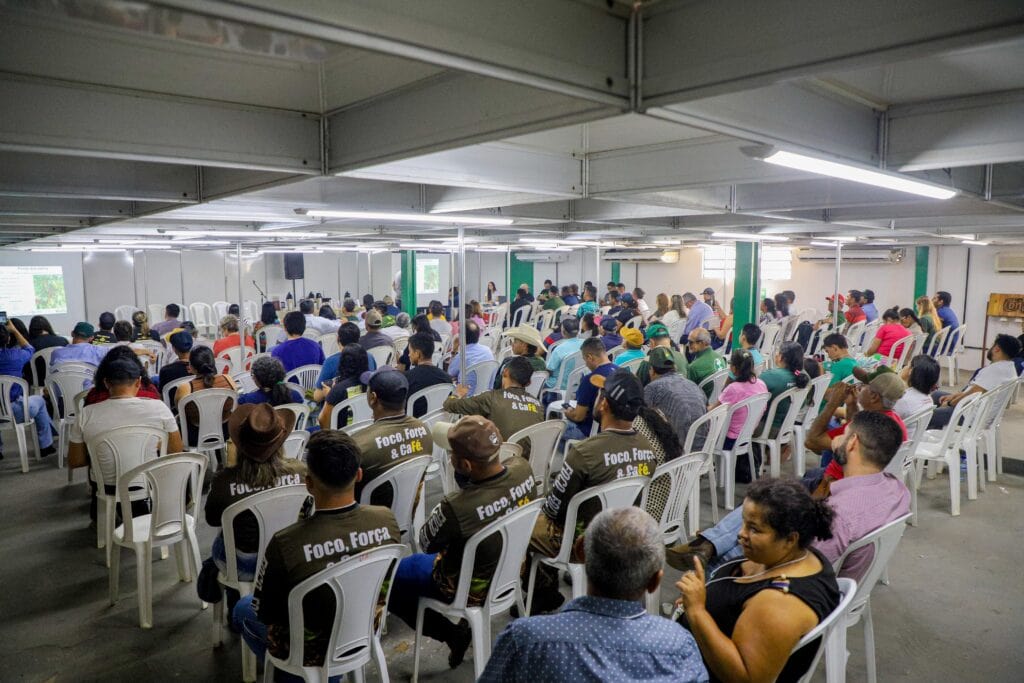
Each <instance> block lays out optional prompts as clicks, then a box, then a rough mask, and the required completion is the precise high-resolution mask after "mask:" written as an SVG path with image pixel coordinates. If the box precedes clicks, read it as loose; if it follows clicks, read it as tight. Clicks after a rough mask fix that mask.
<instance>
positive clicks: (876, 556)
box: [825, 514, 910, 683]
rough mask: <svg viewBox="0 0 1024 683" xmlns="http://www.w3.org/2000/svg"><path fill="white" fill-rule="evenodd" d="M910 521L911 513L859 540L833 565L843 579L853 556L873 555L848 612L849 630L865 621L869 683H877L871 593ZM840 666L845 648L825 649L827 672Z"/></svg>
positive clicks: (843, 664) (865, 656)
mask: <svg viewBox="0 0 1024 683" xmlns="http://www.w3.org/2000/svg"><path fill="white" fill-rule="evenodd" d="M909 519H910V515H909V514H907V515H903V516H902V517H900V518H898V519H894V520H893V521H891V522H889V523H888V524H885V525H883V526H881V527H879V528H878V529H875V530H874V531H872V532H871V533H869V534H867V535H866V536H864V537H863V538H859V539H857V540H856V541H854V542H853V543H851V544H850V545H848V546H847V547H846V550H845V551H843V554H842V555H840V556H839V557H838V558H836V560H835V562H833V563H832V569H833V570H834V571H835V573H836V576H840V575H841V574H842V571H843V565H844V564H845V563H846V561H847V559H849V557H850V556H851V555H852V554H853V553H855V552H857V551H862V552H871V553H872V557H871V562H870V564H869V565H868V567H867V570H866V571H865V572H864V574H863V575H862V576H861V577H860V579H859V580H858V581H857V590H856V592H855V594H854V598H853V602H852V603H851V604H850V608H849V609H848V610H847V612H846V619H845V624H846V628H852V627H853V626H856V625H857V622H859V621H861V620H862V619H863V621H864V658H865V660H866V663H867V670H868V671H867V673H868V683H875V682H876V681H877V680H878V674H877V671H876V667H875V629H874V623H873V620H872V618H871V591H872V589H874V587H875V584H876V583H878V580H879V579H880V578H882V576H883V574H885V570H886V567H888V566H889V562H890V561H891V560H892V556H893V555H894V554H895V552H896V546H898V545H899V542H900V539H901V538H903V532H904V531H905V530H906V528H907V521H908V520H909ZM868 546H871V550H870V551H868V550H867V547H868ZM839 657H842V660H843V661H842V662H841V663H840V662H833V661H832V659H833V658H839ZM839 666H841V667H842V668H843V669H844V670H845V669H846V651H845V649H844V650H843V652H841V653H840V652H836V651H835V649H834V648H826V653H825V669H826V671H829V670H832V669H835V668H838V667H839Z"/></svg>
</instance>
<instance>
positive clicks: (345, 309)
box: [339, 297, 362, 325]
mask: <svg viewBox="0 0 1024 683" xmlns="http://www.w3.org/2000/svg"><path fill="white" fill-rule="evenodd" d="M339 320H341V321H342V322H343V323H346V322H347V323H355V324H356V325H358V324H359V323H361V322H362V318H360V317H359V312H358V311H357V310H356V302H355V300H353V299H350V298H348V297H346V298H345V300H344V301H343V302H342V304H341V317H340V318H339Z"/></svg>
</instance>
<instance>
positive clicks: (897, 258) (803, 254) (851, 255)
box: [796, 249, 907, 263]
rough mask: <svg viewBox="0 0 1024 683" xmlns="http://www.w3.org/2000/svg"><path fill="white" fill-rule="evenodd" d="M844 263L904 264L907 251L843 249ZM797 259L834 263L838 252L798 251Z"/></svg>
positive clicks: (820, 250) (829, 250) (819, 250)
mask: <svg viewBox="0 0 1024 683" xmlns="http://www.w3.org/2000/svg"><path fill="white" fill-rule="evenodd" d="M842 254H843V256H842V258H843V263H902V262H903V259H904V258H905V257H906V255H907V251H906V249H843V251H842ZM796 257H797V259H799V260H800V261H810V262H812V263H813V262H815V261H817V262H826V261H827V262H829V263H831V262H834V261H835V260H836V252H835V250H833V249H797V251H796Z"/></svg>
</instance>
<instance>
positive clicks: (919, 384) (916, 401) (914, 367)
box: [892, 354, 942, 436]
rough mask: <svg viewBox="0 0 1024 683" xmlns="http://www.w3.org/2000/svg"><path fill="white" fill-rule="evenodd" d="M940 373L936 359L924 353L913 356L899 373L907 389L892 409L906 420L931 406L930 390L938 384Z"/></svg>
mask: <svg viewBox="0 0 1024 683" xmlns="http://www.w3.org/2000/svg"><path fill="white" fill-rule="evenodd" d="M941 374H942V368H941V367H939V362H938V361H937V360H935V359H934V358H932V357H931V356H928V355H926V354H921V355H920V356H914V358H913V359H912V360H911V361H910V364H909V365H907V367H905V368H903V371H902V372H901V373H900V379H902V380H903V381H904V382H905V383H906V385H907V390H906V391H905V392H904V393H903V397H902V398H900V400H898V401H896V405H894V406H893V408H892V409H893V411H894V412H895V413H896V414H897V415H899V416H900V417H901V418H903V419H904V420H906V419H907V418H908V417H910V416H911V415H916V414H917V413H919V412H921V411H922V410H925V409H926V408H932V407H933V406H934V403H933V402H932V392H934V391H935V387H936V386H938V384H939V376H940V375H941ZM911 436H913V435H912V434H911Z"/></svg>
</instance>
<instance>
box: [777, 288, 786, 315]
mask: <svg viewBox="0 0 1024 683" xmlns="http://www.w3.org/2000/svg"><path fill="white" fill-rule="evenodd" d="M775 308H776V309H777V310H778V311H779V313H781V314H782V315H783V316H787V315H789V299H787V298H786V295H785V294H782V293H779V294H776V295H775Z"/></svg>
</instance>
